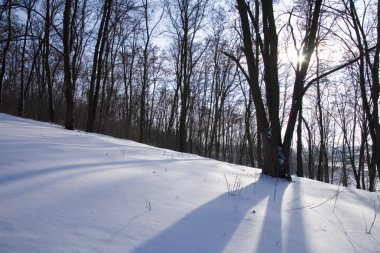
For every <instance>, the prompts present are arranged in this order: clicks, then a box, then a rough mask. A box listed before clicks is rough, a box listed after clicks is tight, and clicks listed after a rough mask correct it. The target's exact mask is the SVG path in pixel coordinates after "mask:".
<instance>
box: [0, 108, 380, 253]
mask: <svg viewBox="0 0 380 253" xmlns="http://www.w3.org/2000/svg"><path fill="white" fill-rule="evenodd" d="M260 173H261V171H260V170H259V169H253V168H248V167H242V166H236V165H231V164H227V163H223V162H218V161H214V160H211V159H206V158H202V157H199V156H195V155H191V154H182V153H177V152H173V151H169V150H164V149H159V148H153V147H150V146H146V145H142V144H138V143H135V142H132V141H127V140H121V139H116V138H111V137H107V136H102V135H98V134H87V133H84V132H79V131H66V130H64V129H63V128H62V127H60V126H56V125H51V124H48V123H41V122H37V121H32V120H27V119H20V118H16V117H12V116H8V115H5V114H0V252H28V253H33V252H39V253H41V252H107V253H108V252H133V253H150V252H154V253H156V252H157V253H160V252H162V253H171V252H173V253H181V252H191V253H200V252H205V253H213V252H239V253H240V252H293V253H294V252H323V253H325V252H380V217H378V218H377V219H376V221H375V223H374V226H373V228H372V230H371V234H367V233H366V223H367V230H368V229H369V228H370V225H371V223H372V221H373V218H374V214H375V211H374V205H375V207H376V208H377V207H378V206H379V205H380V199H379V197H378V194H376V193H369V192H365V191H361V190H355V189H351V188H342V187H337V186H333V185H328V184H323V183H319V182H316V181H312V180H307V179H302V178H296V177H294V178H293V179H294V182H292V183H287V182H285V181H282V180H276V179H273V178H270V177H267V176H263V175H260ZM227 186H228V187H227ZM227 188H228V189H229V190H230V193H229V192H228V191H227ZM232 195H234V196H232ZM379 216H380V214H379ZM365 222H366V223H365Z"/></svg>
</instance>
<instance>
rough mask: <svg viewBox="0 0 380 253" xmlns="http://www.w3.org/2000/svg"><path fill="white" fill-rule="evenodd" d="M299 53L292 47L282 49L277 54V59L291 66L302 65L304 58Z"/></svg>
mask: <svg viewBox="0 0 380 253" xmlns="http://www.w3.org/2000/svg"><path fill="white" fill-rule="evenodd" d="M301 51H302V50H299V51H297V50H296V49H295V48H294V47H288V48H284V50H281V51H280V52H279V59H280V61H282V62H289V63H291V64H293V65H297V64H302V63H303V62H304V61H305V56H304V55H303V54H302V52H301Z"/></svg>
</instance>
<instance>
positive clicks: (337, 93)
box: [0, 0, 380, 191]
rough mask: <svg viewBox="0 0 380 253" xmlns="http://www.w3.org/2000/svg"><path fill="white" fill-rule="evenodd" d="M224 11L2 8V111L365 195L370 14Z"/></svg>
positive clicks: (370, 165)
mask: <svg viewBox="0 0 380 253" xmlns="http://www.w3.org/2000/svg"><path fill="white" fill-rule="evenodd" d="M230 3H231V8H230V9H229V7H226V5H224V4H219V3H217V2H215V1H212V0H208V1H200V0H181V1H175V2H172V1H166V0H163V1H149V0H128V1H124V0H102V1H97V0H96V1H95V0H84V1H78V0H27V1H16V0H6V1H3V2H2V3H1V4H0V34H1V37H0V38H1V39H0V59H1V62H0V110H1V111H2V112H7V113H12V114H16V115H23V116H26V117H32V118H37V119H40V120H48V121H50V122H56V123H59V124H63V125H64V126H65V127H66V128H67V129H75V128H76V129H84V130H87V131H89V132H100V133H105V134H111V135H114V136H118V137H123V138H129V139H133V140H136V141H139V142H144V143H149V144H153V145H157V146H160V147H166V148H172V149H176V150H179V151H182V152H184V151H185V152H191V153H195V154H200V155H203V156H207V157H211V158H215V159H219V160H223V161H228V162H233V163H238V164H243V165H249V166H258V167H261V168H262V169H263V172H264V173H265V174H268V175H271V176H274V177H282V178H286V179H287V180H291V174H293V173H296V174H297V175H298V176H300V177H302V176H305V177H309V178H312V179H317V180H320V181H324V182H328V183H340V184H342V185H355V186H356V187H357V188H361V189H366V190H370V191H374V190H375V186H376V181H377V180H379V172H380V164H379V161H380V159H379V157H380V154H379V152H380V148H379V145H380V144H379V143H380V139H379V138H380V134H378V133H379V132H380V126H379V115H378V114H379V113H378V106H379V90H380V88H379V50H380V49H379V35H378V34H379V17H378V16H379V15H378V12H379V10H378V8H379V4H378V2H377V1H373V0H371V1H353V0H329V1H326V0H325V1H322V0H315V1H294V3H291V4H290V3H289V4H286V5H279V4H277V2H276V1H260V0H255V1H250V2H248V1H244V0H236V1H235V0H234V1H231V2H230ZM235 5H236V6H235Z"/></svg>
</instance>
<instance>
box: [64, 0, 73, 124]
mask: <svg viewBox="0 0 380 253" xmlns="http://www.w3.org/2000/svg"><path fill="white" fill-rule="evenodd" d="M70 20H71V0H66V1H65V10H64V12H63V37H62V39H63V54H64V63H63V68H64V84H65V99H66V117H65V128H66V129H69V130H73V129H74V99H73V87H72V80H71V64H70V51H71V50H70Z"/></svg>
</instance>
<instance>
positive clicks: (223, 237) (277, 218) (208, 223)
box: [133, 176, 306, 253]
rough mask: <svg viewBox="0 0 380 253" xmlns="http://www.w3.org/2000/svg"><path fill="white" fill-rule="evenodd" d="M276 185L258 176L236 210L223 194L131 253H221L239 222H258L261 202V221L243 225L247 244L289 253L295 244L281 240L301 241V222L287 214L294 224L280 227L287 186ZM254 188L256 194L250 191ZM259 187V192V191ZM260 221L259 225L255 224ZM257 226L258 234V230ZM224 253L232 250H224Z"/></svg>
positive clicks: (260, 248) (268, 250)
mask: <svg viewBox="0 0 380 253" xmlns="http://www.w3.org/2000/svg"><path fill="white" fill-rule="evenodd" d="M275 183H276V181H275V179H272V178H270V177H267V176H260V178H259V179H258V180H257V182H256V183H254V184H251V185H249V186H247V189H250V190H248V191H247V192H245V193H243V194H244V196H243V198H242V199H241V201H239V202H238V206H235V207H234V206H233V205H234V204H233V203H234V202H233V201H231V199H230V198H234V197H231V196H230V195H229V194H228V193H225V194H222V195H220V196H219V197H217V198H216V199H214V200H212V201H209V202H208V203H206V204H204V205H202V206H201V207H199V208H197V209H196V210H194V211H193V212H191V213H190V214H188V215H187V216H186V217H184V218H182V219H181V220H179V221H178V222H177V223H175V224H174V225H172V226H171V227H169V228H167V229H166V230H164V231H162V232H160V233H159V234H158V235H156V236H155V237H153V238H152V239H150V240H148V241H146V242H145V243H144V244H142V245H140V246H139V247H138V248H137V249H135V250H134V251H133V253H149V252H156V253H159V252H162V253H163V252H165V253H170V252H176V253H180V252H198V253H200V252H205V253H206V252H207V253H213V252H215V253H216V252H223V251H224V250H226V248H227V246H228V244H229V242H230V240H231V238H232V237H233V235H234V234H235V232H236V230H237V229H238V227H239V225H240V224H241V223H242V222H250V220H252V219H259V218H258V216H257V215H255V213H256V212H261V211H263V210H262V209H265V208H264V207H265V206H263V202H265V201H263V200H266V201H267V206H266V210H265V214H263V215H264V217H263V220H261V221H257V222H251V223H250V224H248V225H247V224H245V225H247V226H248V227H249V226H251V227H250V228H249V229H248V230H247V231H251V232H252V231H254V232H253V234H246V238H248V239H246V241H250V242H251V243H250V244H252V242H254V241H255V243H254V245H252V247H251V248H252V250H253V252H283V251H286V252H292V249H293V248H294V245H292V244H282V241H281V240H283V239H284V238H286V239H289V240H292V238H291V237H292V235H291V234H289V233H293V232H296V233H297V238H296V239H295V240H297V239H299V240H302V241H304V240H303V238H302V236H303V233H302V231H299V230H302V227H303V226H302V224H303V222H302V219H301V218H300V217H299V216H298V215H295V216H294V217H292V215H293V214H294V213H288V214H287V215H288V218H290V221H291V222H292V223H294V227H292V226H289V227H288V228H286V229H284V228H283V227H282V209H281V208H282V204H283V203H282V202H283V200H282V199H283V195H284V193H285V190H286V188H287V187H288V185H289V183H288V182H283V181H278V183H277V185H276V192H275V189H274V187H275ZM255 184H256V185H255ZM255 187H256V191H255V192H253V189H254V188H255ZM260 187H262V189H259V188H260ZM235 198H236V197H235ZM173 208H175V207H173ZM257 208H259V209H260V208H261V210H257ZM234 209H235V211H234ZM236 210H238V211H236ZM260 222H261V226H259V225H257V224H260ZM247 226H245V227H247ZM252 226H255V227H252ZM260 227H261V231H259V230H260ZM284 233H288V235H284ZM253 237H255V238H256V240H250V239H249V238H251V239H253ZM244 239H245V238H244ZM304 245H306V243H305V244H302V245H301V246H300V247H298V246H297V247H295V248H296V249H297V250H301V251H299V252H305V251H303V250H306V247H304ZM226 252H233V251H228V250H226Z"/></svg>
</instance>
